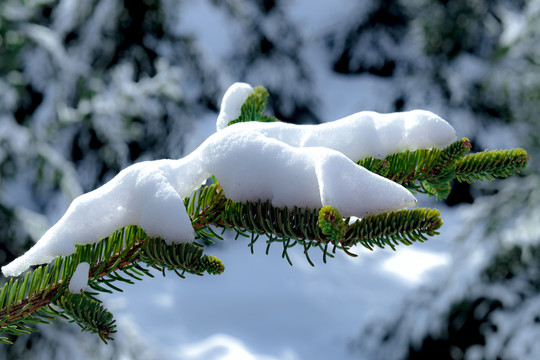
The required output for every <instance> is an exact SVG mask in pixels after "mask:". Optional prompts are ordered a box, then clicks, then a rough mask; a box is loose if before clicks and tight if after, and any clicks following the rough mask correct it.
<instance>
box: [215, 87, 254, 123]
mask: <svg viewBox="0 0 540 360" xmlns="http://www.w3.org/2000/svg"><path fill="white" fill-rule="evenodd" d="M251 93H253V88H252V87H251V85H249V84H246V83H234V84H232V85H231V86H230V87H229V89H227V91H226V92H225V95H223V100H222V101H221V110H220V112H219V115H218V118H217V122H216V129H217V131H219V130H222V129H224V128H226V127H227V124H229V123H230V122H231V121H233V120H235V119H238V118H239V117H240V114H241V111H240V110H241V109H242V105H243V104H244V102H245V101H246V99H247V98H248V96H249V95H250V94H251Z"/></svg>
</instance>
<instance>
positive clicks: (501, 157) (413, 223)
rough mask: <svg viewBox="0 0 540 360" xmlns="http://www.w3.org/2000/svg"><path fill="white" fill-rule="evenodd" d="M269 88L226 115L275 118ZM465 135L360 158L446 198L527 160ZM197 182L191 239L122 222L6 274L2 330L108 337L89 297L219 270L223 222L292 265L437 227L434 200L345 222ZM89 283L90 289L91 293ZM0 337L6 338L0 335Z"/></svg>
mask: <svg viewBox="0 0 540 360" xmlns="http://www.w3.org/2000/svg"><path fill="white" fill-rule="evenodd" d="M267 99H268V93H267V91H266V89H264V88H262V87H257V88H255V89H254V91H253V93H252V94H250V95H249V96H248V98H247V100H246V101H245V102H244V104H243V105H242V109H241V115H240V117H239V118H238V119H235V120H233V121H231V122H230V123H229V125H230V124H233V123H236V122H244V121H277V119H275V118H273V117H270V116H267V115H264V114H263V111H264V109H265V107H266V102H267ZM470 149H471V145H470V142H469V140H467V139H465V138H464V139H461V140H459V141H456V142H454V143H452V144H450V145H449V146H447V147H446V148H444V149H435V148H434V149H421V150H415V151H404V152H400V153H396V154H391V155H389V156H387V157H386V158H384V159H375V158H371V157H370V158H366V159H362V160H360V161H358V164H359V165H361V166H364V167H365V168H367V169H368V170H370V171H372V172H374V173H376V174H379V175H381V176H384V177H386V178H388V179H390V180H392V181H394V182H397V183H399V184H402V185H403V186H405V187H406V188H408V189H409V190H411V191H413V192H421V193H427V194H429V195H435V196H436V197H437V199H443V198H446V197H447V196H448V194H449V192H450V183H451V181H452V180H454V179H456V180H458V181H466V182H473V181H476V180H492V179H494V178H497V177H499V178H503V177H507V176H511V175H513V174H517V173H519V172H520V171H521V170H522V169H523V168H524V167H525V166H526V165H527V162H528V160H529V157H528V155H527V153H526V152H525V151H524V150H522V149H514V150H502V151H487V152H483V153H478V154H471V155H467V154H468V152H469V151H470ZM213 180H214V184H212V185H210V186H203V187H201V188H200V189H198V190H197V191H195V192H194V193H193V194H192V195H191V196H190V197H188V198H186V199H185V200H184V205H185V208H186V212H187V215H188V216H189V219H190V220H191V224H192V226H193V229H194V230H195V234H196V240H199V242H201V243H202V244H198V243H195V242H193V243H183V244H168V243H166V242H165V241H163V240H162V239H159V238H149V237H148V236H147V235H146V233H145V232H144V231H143V229H141V228H140V227H138V226H134V225H133V226H127V227H124V228H122V229H119V230H117V231H116V232H115V233H113V234H112V235H111V236H109V237H107V238H105V239H103V240H101V241H99V242H97V243H95V244H91V245H77V246H76V251H75V253H74V254H72V255H70V256H67V257H57V258H56V259H55V261H54V262H53V263H52V264H49V265H43V266H39V267H37V268H36V269H35V270H33V271H29V272H27V273H26V274H25V275H24V277H20V278H18V279H13V278H12V279H10V280H9V282H8V283H6V284H5V285H4V286H3V287H2V288H1V289H0V332H3V333H6V334H9V335H22V334H29V333H31V332H33V331H36V330H35V329H33V328H32V324H35V323H45V324H49V323H50V321H51V320H53V319H55V318H57V317H63V318H66V319H68V321H70V322H75V323H77V324H78V325H79V326H80V327H81V328H82V330H83V331H90V332H92V333H96V334H98V336H99V337H100V338H101V339H102V340H103V341H104V342H107V341H109V340H111V339H112V335H113V334H114V333H115V332H116V329H115V322H114V319H113V316H112V314H110V313H109V312H108V311H107V310H106V309H105V308H104V307H103V306H102V303H101V301H100V300H99V299H98V298H97V297H96V295H97V294H98V293H100V292H108V293H111V292H113V291H122V289H120V288H119V287H118V286H117V285H116V284H118V282H120V283H127V284H134V282H135V280H141V279H142V278H143V277H144V276H150V277H153V274H152V272H151V269H150V268H153V269H156V270H158V271H160V272H162V273H163V274H164V275H165V273H166V271H174V272H175V273H176V274H177V275H178V276H180V277H184V275H185V274H186V273H190V274H195V275H202V274H203V273H204V272H207V273H208V274H213V275H217V274H220V273H222V272H223V271H224V269H225V267H224V265H223V263H222V262H221V260H219V259H218V258H216V257H214V256H211V255H210V256H209V255H205V254H204V253H203V249H204V245H203V244H206V243H212V242H213V241H214V240H215V239H223V233H224V232H225V231H227V230H228V231H231V232H233V233H235V234H236V238H239V237H248V238H249V239H250V242H249V246H250V247H251V251H252V252H253V246H254V244H255V243H256V241H257V240H258V239H259V238H260V236H261V235H262V236H264V237H265V239H266V244H267V248H266V252H267V253H268V252H269V250H270V247H271V246H272V245H275V244H276V243H277V244H279V246H280V247H281V255H282V257H283V258H286V259H287V260H288V261H289V263H291V264H292V262H291V259H290V257H289V254H288V252H289V250H290V249H291V248H293V247H295V246H298V247H299V248H300V249H301V251H303V253H304V255H305V257H306V259H307V261H308V262H309V263H310V264H311V265H313V261H312V260H311V259H310V256H309V254H310V252H311V251H310V250H311V249H312V248H317V249H319V251H321V252H322V258H323V262H326V259H327V257H333V256H334V254H335V253H336V251H338V250H339V251H343V252H344V253H346V254H348V255H350V256H355V255H354V254H353V253H352V252H351V249H352V247H353V246H356V245H361V246H363V247H365V248H367V249H370V250H373V249H374V248H375V247H378V248H387V247H390V248H391V249H393V250H395V249H396V247H397V246H399V245H411V244H413V243H415V242H423V241H426V240H427V239H428V238H429V237H431V236H435V235H437V234H438V229H439V228H440V227H441V226H442V220H441V217H440V213H439V212H438V211H437V210H436V209H413V210H399V211H394V212H387V213H382V214H378V215H372V216H367V217H364V218H362V219H357V220H354V221H352V220H351V218H343V217H342V216H341V214H340V213H339V211H338V210H337V209H336V208H334V207H331V206H324V207H322V208H321V209H308V208H297V207H295V208H292V209H289V208H276V207H274V206H272V204H271V201H269V200H259V201H251V202H249V201H248V202H245V203H239V202H234V201H231V200H230V199H228V198H227V197H226V196H225V193H224V191H223V189H222V188H221V186H220V185H219V183H218V182H217V180H216V179H215V178H213ZM83 262H86V263H88V264H89V266H90V270H89V273H88V287H87V288H88V289H91V290H90V291H85V292H83V293H82V294H72V293H71V292H69V290H68V285H69V282H70V280H71V278H72V276H73V274H74V273H75V270H76V268H77V266H78V265H79V264H80V263H83ZM94 291H95V292H94ZM0 342H4V343H10V339H9V338H6V337H0Z"/></svg>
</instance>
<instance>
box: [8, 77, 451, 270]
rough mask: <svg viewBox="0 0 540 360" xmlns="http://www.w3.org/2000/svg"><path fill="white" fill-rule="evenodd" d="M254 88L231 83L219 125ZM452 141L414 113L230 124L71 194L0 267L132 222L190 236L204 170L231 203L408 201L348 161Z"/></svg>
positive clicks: (352, 207) (373, 205)
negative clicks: (169, 156) (179, 152)
mask: <svg viewBox="0 0 540 360" xmlns="http://www.w3.org/2000/svg"><path fill="white" fill-rule="evenodd" d="M251 89H252V88H251V86H250V85H248V84H243V83H236V84H234V85H232V86H231V87H230V88H229V90H228V91H227V92H226V93H225V96H224V98H223V104H222V112H221V113H220V115H219V117H218V120H217V123H218V128H219V127H220V125H219V124H223V123H225V124H226V123H228V121H230V120H231V119H235V118H236V117H238V116H239V115H240V113H239V110H240V108H241V106H242V103H243V102H244V101H245V99H246V98H247V96H248V95H249V93H250V92H251V91H252V90H251ZM235 116H236V117H235ZM225 121H226V122H225ZM455 138H456V133H455V131H454V129H453V128H452V127H451V126H450V125H449V124H448V123H447V122H446V121H444V120H443V119H441V118H439V117H438V116H436V115H435V114H433V113H431V112H428V111H420V110H416V111H410V112H406V113H391V114H378V113H375V112H361V113H357V114H354V115H351V116H349V117H346V118H344V119H341V120H338V121H335V122H333V123H326V124H321V125H289V124H284V123H259V122H247V123H238V124H234V125H232V126H229V127H227V128H225V129H223V130H221V131H218V132H217V133H215V134H214V135H212V136H210V137H209V138H208V139H207V140H206V141H204V142H203V143H202V144H201V145H200V146H199V147H198V148H197V149H195V151H193V152H192V153H191V154H189V155H187V156H186V157H184V158H182V159H179V160H156V161H146V162H141V163H138V164H134V165H132V166H130V167H128V168H126V169H124V170H122V171H121V172H120V173H119V174H118V175H117V176H116V177H114V178H113V179H112V180H111V181H109V182H108V183H106V184H105V185H103V186H102V187H100V188H98V189H96V190H94V191H91V192H89V193H86V194H84V195H81V196H80V197H78V198H76V199H75V200H74V201H73V202H72V204H71V205H70V207H69V208H68V210H67V212H66V213H65V215H64V216H63V217H62V218H61V219H60V220H59V221H58V222H57V223H56V224H55V225H54V226H53V227H52V228H51V229H49V231H47V232H46V233H45V234H44V235H43V237H42V238H41V239H40V240H39V241H38V242H37V243H36V245H35V246H33V247H32V248H31V249H30V250H28V251H27V252H26V253H25V254H24V255H22V256H21V257H19V258H17V259H15V260H14V261H12V262H11V263H9V264H8V265H6V266H4V267H2V272H3V273H4V275H6V276H18V275H20V274H21V273H22V272H24V271H26V269H28V268H29V267H30V266H32V265H38V264H43V263H48V262H51V261H52V260H53V259H54V258H55V257H57V256H67V255H70V254H72V253H74V252H75V245H76V244H91V243H95V242H97V241H99V240H100V239H102V238H104V237H107V236H109V235H110V234H112V233H113V232H114V231H115V230H116V229H119V228H122V227H124V226H127V225H134V224H135V225H139V226H141V227H142V228H143V229H144V230H145V231H146V233H147V234H148V235H149V236H152V237H161V238H163V239H164V240H165V241H168V242H191V241H193V240H194V239H195V233H194V230H193V228H192V226H191V221H190V218H189V216H188V215H187V212H186V209H185V207H184V203H183V199H184V198H185V197H187V196H189V195H190V194H191V192H192V191H194V190H196V189H197V188H198V187H200V186H201V184H202V183H203V182H204V181H205V180H206V179H207V178H209V177H210V176H211V175H215V176H216V178H217V179H218V181H219V182H220V184H221V186H222V188H223V191H224V193H225V195H226V196H227V197H228V198H229V199H231V200H233V201H237V202H246V201H257V200H271V203H272V205H273V206H275V207H278V208H284V207H288V208H294V207H306V208H320V207H322V206H326V205H331V206H333V207H336V208H337V209H338V210H339V211H340V213H341V214H342V215H343V216H344V217H347V216H358V217H364V216H367V215H372V214H377V213H382V212H387V211H393V210H398V209H402V208H406V207H410V206H414V205H415V204H416V199H415V197H414V196H413V195H412V194H411V193H410V192H409V191H408V190H407V189H405V188H404V187H402V186H401V185H399V184H397V183H394V182H392V181H390V180H388V179H385V178H383V177H381V176H379V175H376V174H374V173H371V172H369V171H368V170H366V169H364V168H363V167H361V166H358V165H356V164H355V163H354V162H353V161H352V160H351V159H353V160H359V159H362V158H365V157H366V156H375V157H379V158H382V157H385V156H386V155H388V154H390V153H393V152H397V151H403V150H414V149H417V148H431V147H443V146H446V145H448V144H450V143H451V142H452V141H454V140H455Z"/></svg>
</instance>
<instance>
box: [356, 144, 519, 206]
mask: <svg viewBox="0 0 540 360" xmlns="http://www.w3.org/2000/svg"><path fill="white" fill-rule="evenodd" d="M470 149H471V144H470V142H469V140H468V139H466V138H463V139H461V140H459V141H456V142H454V143H452V144H450V145H449V146H447V147H446V148H444V149H442V150H439V149H427V150H426V149H421V150H415V151H405V152H402V153H397V154H391V155H389V156H387V157H386V158H385V159H375V158H366V159H363V160H361V161H359V162H358V164H359V165H361V166H364V167H365V168H366V169H368V170H370V171H372V172H374V173H376V174H379V175H381V176H384V177H386V178H388V179H390V180H392V181H395V182H397V183H399V184H401V185H403V186H405V187H406V188H408V189H409V190H411V191H413V192H420V193H427V194H428V195H430V196H431V195H434V196H436V197H437V200H441V199H445V198H446V197H448V195H449V194H450V190H451V188H450V182H451V181H452V180H454V179H456V180H458V181H463V182H469V183H471V182H474V181H475V180H493V179H495V178H504V177H508V176H511V175H515V174H517V173H519V172H520V171H521V170H522V169H523V168H525V167H526V166H527V162H528V161H529V156H528V155H527V153H526V152H525V150H523V149H513V150H498V151H485V152H482V153H476V154H470V155H467V153H468V152H469V151H470Z"/></svg>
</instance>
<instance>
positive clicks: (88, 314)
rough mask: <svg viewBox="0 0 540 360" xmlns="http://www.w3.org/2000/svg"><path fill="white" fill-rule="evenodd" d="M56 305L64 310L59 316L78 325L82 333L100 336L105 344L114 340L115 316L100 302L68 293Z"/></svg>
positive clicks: (83, 295)
mask: <svg viewBox="0 0 540 360" xmlns="http://www.w3.org/2000/svg"><path fill="white" fill-rule="evenodd" d="M56 305H58V307H60V308H61V309H63V310H64V311H63V312H58V315H59V316H62V317H64V318H66V319H68V322H75V323H77V324H78V325H79V326H80V327H81V329H82V331H89V332H91V333H95V334H98V335H99V338H100V339H101V340H102V341H103V342H104V343H105V344H107V340H112V337H111V335H112V334H114V333H116V325H115V320H114V318H113V315H112V314H111V313H110V312H108V311H107V310H106V309H105V308H104V307H103V306H102V305H101V303H100V302H98V301H95V300H93V299H92V298H89V297H87V295H85V294H71V293H70V292H68V291H66V292H65V293H64V294H63V295H62V297H61V298H60V299H59V300H58V301H57V302H56Z"/></svg>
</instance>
